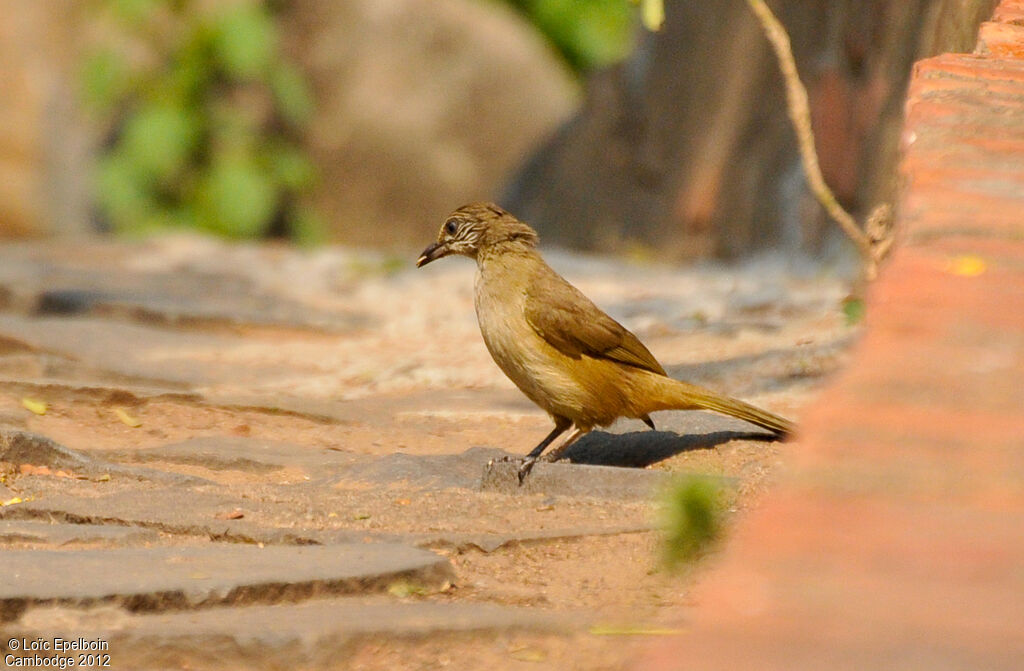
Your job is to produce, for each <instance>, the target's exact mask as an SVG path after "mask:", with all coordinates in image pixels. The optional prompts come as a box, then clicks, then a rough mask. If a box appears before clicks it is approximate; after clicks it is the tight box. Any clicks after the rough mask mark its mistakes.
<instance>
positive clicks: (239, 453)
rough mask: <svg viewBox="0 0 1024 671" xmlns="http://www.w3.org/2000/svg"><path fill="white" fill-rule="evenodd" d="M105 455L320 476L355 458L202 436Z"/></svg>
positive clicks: (251, 440)
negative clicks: (299, 471) (290, 470)
mask: <svg viewBox="0 0 1024 671" xmlns="http://www.w3.org/2000/svg"><path fill="white" fill-rule="evenodd" d="M104 456H105V457H106V458H108V459H112V460H114V461H133V462H152V461H162V462H167V463H173V464H188V465H191V466H202V467H204V468H209V469H211V470H215V471H244V472H248V473H271V472H273V471H277V470H281V469H283V468H289V467H293V468H294V467H297V468H302V469H305V470H307V471H310V472H311V473H316V474H317V475H322V474H323V472H324V471H325V470H327V471H329V472H333V471H336V470H338V469H340V468H344V467H345V466H346V465H347V464H349V463H351V462H352V461H354V460H355V456H354V455H352V454H351V453H346V452H342V451H339V450H328V449H326V448H312V447H308V446H305V445H294V444H291V443H285V442H281V441H273V440H260V439H257V438H241V437H235V436H201V437H197V438H191V439H189V440H185V441H182V442H179V443H171V444H168V445H161V446H159V447H153V448H147V449H140V450H117V451H108V452H105V453H104Z"/></svg>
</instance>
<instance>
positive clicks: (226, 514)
mask: <svg viewBox="0 0 1024 671" xmlns="http://www.w3.org/2000/svg"><path fill="white" fill-rule="evenodd" d="M214 517H216V518H217V519H218V520H240V519H242V518H243V517H245V513H243V512H242V511H241V510H239V509H238V508H235V509H234V510H225V511H222V512H219V513H217V514H216V515H214Z"/></svg>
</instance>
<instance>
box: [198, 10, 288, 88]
mask: <svg viewBox="0 0 1024 671" xmlns="http://www.w3.org/2000/svg"><path fill="white" fill-rule="evenodd" d="M216 28H217V30H216V38H215V39H214V51H215V53H216V54H217V58H218V60H219V61H220V64H221V66H222V67H223V68H224V70H225V71H226V72H227V73H228V74H230V75H232V76H235V77H238V78H241V79H254V78H256V77H258V76H259V75H260V74H262V73H264V72H266V71H267V67H268V65H269V64H270V62H271V59H272V58H273V56H274V51H275V49H276V48H277V27H276V26H275V25H274V22H273V20H272V19H271V18H270V15H269V14H268V13H267V10H266V8H265V7H263V5H260V4H253V3H245V4H238V5H236V6H234V7H232V8H230V9H228V10H226V11H225V12H224V13H223V14H221V15H220V16H219V18H218V19H217V25H216Z"/></svg>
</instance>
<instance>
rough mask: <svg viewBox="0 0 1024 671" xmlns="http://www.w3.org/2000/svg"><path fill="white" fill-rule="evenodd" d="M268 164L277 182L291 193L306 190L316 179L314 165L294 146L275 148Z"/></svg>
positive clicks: (268, 157) (270, 154) (270, 152)
mask: <svg viewBox="0 0 1024 671" xmlns="http://www.w3.org/2000/svg"><path fill="white" fill-rule="evenodd" d="M267 162H268V163H269V164H270V169H271V171H272V172H273V175H274V177H275V178H276V179H277V181H278V182H279V183H280V184H281V185H283V186H284V187H285V188H286V189H288V190H289V191H301V190H303V189H305V188H306V187H308V186H309V185H311V184H312V183H313V180H314V179H315V177H316V168H314V167H313V163H312V162H311V161H310V160H309V159H308V158H307V157H306V155H305V154H304V153H303V152H302V151H301V150H299V149H298V148H297V147H294V146H289V145H286V144H278V145H276V146H274V147H273V149H271V150H270V151H269V153H268V155H267Z"/></svg>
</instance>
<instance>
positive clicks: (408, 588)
mask: <svg viewBox="0 0 1024 671" xmlns="http://www.w3.org/2000/svg"><path fill="white" fill-rule="evenodd" d="M388 594H390V595H391V596H397V597H398V598H399V599H406V598H409V597H411V596H425V595H427V594H430V590H428V589H427V588H426V587H424V586H423V585H420V584H419V583H415V582H409V581H408V580H397V581H395V582H393V583H391V584H390V585H388Z"/></svg>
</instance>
